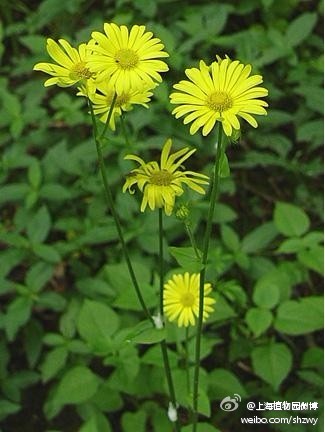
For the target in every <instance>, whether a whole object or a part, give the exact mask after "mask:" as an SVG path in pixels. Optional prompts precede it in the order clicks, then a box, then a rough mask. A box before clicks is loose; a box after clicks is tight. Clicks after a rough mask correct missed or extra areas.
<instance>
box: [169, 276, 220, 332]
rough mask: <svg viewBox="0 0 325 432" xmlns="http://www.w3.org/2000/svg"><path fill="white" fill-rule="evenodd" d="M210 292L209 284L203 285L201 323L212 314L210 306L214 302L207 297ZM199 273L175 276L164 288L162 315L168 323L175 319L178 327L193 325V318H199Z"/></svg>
mask: <svg viewBox="0 0 325 432" xmlns="http://www.w3.org/2000/svg"><path fill="white" fill-rule="evenodd" d="M211 291H212V287H211V284H210V283H205V284H204V303H203V321H205V320H206V319H207V318H208V316H209V313H211V312H213V307H212V305H213V304H214V303H215V302H216V301H215V300H214V299H213V298H212V297H207V296H208V294H210V292H211ZM199 293H200V275H199V273H193V274H191V275H190V274H189V273H185V274H176V275H173V277H172V278H171V279H170V280H169V281H168V282H167V283H166V284H165V286H164V313H165V314H166V316H167V318H168V320H169V321H175V320H176V319H177V325H178V327H183V326H185V327H188V326H189V325H193V326H194V325H195V317H198V316H199V301H200V294H199Z"/></svg>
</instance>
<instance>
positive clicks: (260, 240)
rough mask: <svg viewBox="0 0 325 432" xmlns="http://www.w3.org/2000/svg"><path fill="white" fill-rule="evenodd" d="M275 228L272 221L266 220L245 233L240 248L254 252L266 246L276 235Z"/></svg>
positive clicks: (247, 251)
mask: <svg viewBox="0 0 325 432" xmlns="http://www.w3.org/2000/svg"><path fill="white" fill-rule="evenodd" d="M276 235H277V230H276V229H275V226H274V223H273V222H266V223H264V224H262V225H260V226H259V227H257V228H255V229H254V230H253V231H251V232H249V233H248V234H246V236H245V237H244V238H243V240H242V246H241V249H242V251H243V252H246V253H256V252H259V251H260V250H262V249H264V248H265V247H266V246H268V245H269V244H270V243H271V241H272V240H273V239H274V238H275V237H276Z"/></svg>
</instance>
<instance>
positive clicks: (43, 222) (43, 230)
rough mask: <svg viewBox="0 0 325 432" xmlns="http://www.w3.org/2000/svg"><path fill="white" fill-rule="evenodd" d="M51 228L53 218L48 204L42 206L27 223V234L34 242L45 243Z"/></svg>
mask: <svg viewBox="0 0 325 432" xmlns="http://www.w3.org/2000/svg"><path fill="white" fill-rule="evenodd" d="M50 228H51V218H50V214H49V212H48V210H47V207H46V206H43V207H41V208H40V209H39V210H38V212H37V213H36V214H35V215H34V216H33V217H32V218H31V219H30V221H29V222H28V225H27V236H28V238H29V240H30V241H31V242H32V243H43V242H44V240H45V239H46V237H47V236H48V233H49V231H50Z"/></svg>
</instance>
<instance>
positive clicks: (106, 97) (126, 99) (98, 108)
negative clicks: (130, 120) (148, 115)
mask: <svg viewBox="0 0 325 432" xmlns="http://www.w3.org/2000/svg"><path fill="white" fill-rule="evenodd" d="M153 86H155V84H154V85H153ZM153 86H151V88H149V87H148V86H145V85H143V86H142V89H141V88H140V87H139V90H137V89H129V90H128V91H124V92H123V93H121V94H118V95H117V97H116V100H115V103H114V108H113V113H112V116H111V118H110V122H109V127H110V128H111V129H112V130H115V121H116V119H117V118H118V117H120V116H121V114H122V112H123V111H130V110H131V109H132V108H133V105H142V106H144V107H146V108H148V105H147V102H149V101H150V97H151V96H152V92H151V90H152V88H153ZM78 95H81V96H86V97H89V99H90V101H91V103H92V104H93V109H94V113H95V115H100V117H99V119H100V120H101V121H102V122H103V123H106V121H107V117H108V113H109V110H110V107H111V105H112V101H113V98H114V95H115V90H114V87H113V85H112V84H111V83H110V81H104V82H102V83H100V84H97V85H96V92H87V91H85V89H83V88H79V93H78Z"/></svg>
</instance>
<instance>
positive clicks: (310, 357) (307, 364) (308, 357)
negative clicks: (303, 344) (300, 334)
mask: <svg viewBox="0 0 325 432" xmlns="http://www.w3.org/2000/svg"><path fill="white" fill-rule="evenodd" d="M323 365H324V349H323V348H320V347H317V346H314V347H311V348H308V349H307V351H305V352H304V354H303V356H302V361H301V367H302V368H316V369H321V370H322V369H323Z"/></svg>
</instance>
